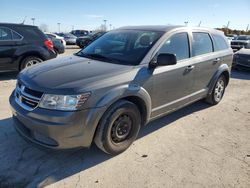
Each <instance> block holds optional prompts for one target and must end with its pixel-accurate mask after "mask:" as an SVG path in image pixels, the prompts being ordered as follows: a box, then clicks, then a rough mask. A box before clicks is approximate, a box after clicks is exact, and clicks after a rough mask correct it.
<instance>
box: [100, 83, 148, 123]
mask: <svg viewBox="0 0 250 188" xmlns="http://www.w3.org/2000/svg"><path fill="white" fill-rule="evenodd" d="M126 97H138V98H140V99H141V100H142V101H143V102H144V104H145V107H146V116H147V117H146V121H148V120H149V118H150V114H151V97H150V95H149V94H148V92H147V91H146V90H145V89H144V88H143V87H140V86H139V85H137V84H126V85H121V86H118V87H116V88H113V89H112V90H109V91H108V93H106V94H105V95H104V96H103V97H102V98H100V100H98V101H97V103H96V107H103V106H106V108H108V107H109V106H111V105H112V104H113V103H115V102H116V101H118V100H120V99H123V98H126Z"/></svg>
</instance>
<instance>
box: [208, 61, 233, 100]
mask: <svg viewBox="0 0 250 188" xmlns="http://www.w3.org/2000/svg"><path fill="white" fill-rule="evenodd" d="M225 72H226V74H228V76H229V75H230V68H229V66H228V65H227V64H222V65H220V67H219V68H218V70H217V71H216V72H215V74H214V75H213V77H212V79H211V80H210V82H209V84H208V88H209V90H208V94H209V95H211V94H212V92H213V88H214V86H215V84H216V81H217V80H218V78H219V77H220V75H221V74H224V73H225ZM229 77H230V76H229ZM228 79H229V78H228Z"/></svg>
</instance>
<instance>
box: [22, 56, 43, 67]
mask: <svg viewBox="0 0 250 188" xmlns="http://www.w3.org/2000/svg"><path fill="white" fill-rule="evenodd" d="M32 61H33V62H34V64H37V63H41V62H42V61H43V60H42V59H40V58H39V57H36V56H29V57H26V58H24V59H23V61H22V62H21V66H20V70H23V69H25V68H27V67H29V66H31V65H29V64H30V62H32Z"/></svg>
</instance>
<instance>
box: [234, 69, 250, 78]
mask: <svg viewBox="0 0 250 188" xmlns="http://www.w3.org/2000/svg"><path fill="white" fill-rule="evenodd" d="M231 78H234V79H241V80H250V71H249V70H232V72H231Z"/></svg>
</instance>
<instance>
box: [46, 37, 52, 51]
mask: <svg viewBox="0 0 250 188" xmlns="http://www.w3.org/2000/svg"><path fill="white" fill-rule="evenodd" d="M44 44H45V46H46V47H47V48H48V49H49V50H53V49H54V46H53V43H52V41H51V40H49V39H46V40H45V41H44Z"/></svg>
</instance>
